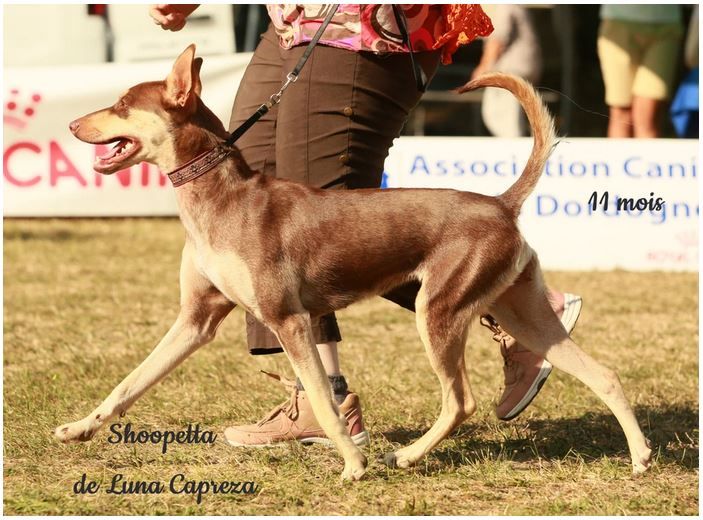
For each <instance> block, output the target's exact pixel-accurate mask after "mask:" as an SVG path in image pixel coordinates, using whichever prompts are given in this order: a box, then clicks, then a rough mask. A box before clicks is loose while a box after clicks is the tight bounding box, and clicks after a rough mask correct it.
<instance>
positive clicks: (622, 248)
mask: <svg viewBox="0 0 703 520" xmlns="http://www.w3.org/2000/svg"><path fill="white" fill-rule="evenodd" d="M531 149H532V140H531V139H493V138H473V139H472V138H447V137H425V138H422V137H415V138H413V137H410V138H402V139H400V140H399V141H398V142H396V144H395V146H394V147H393V149H392V150H391V154H390V156H389V158H388V160H387V161H386V175H385V184H386V185H387V186H388V187H423V188H425V187H427V188H453V189H458V190H467V191H475V192H479V193H484V194H487V195H496V194H498V193H501V192H503V191H505V190H506V189H507V188H508V187H509V186H510V185H511V184H513V182H515V180H516V179H517V177H518V176H519V175H520V173H521V172H522V169H523V167H524V165H525V162H526V160H527V157H528V156H529V154H530V150H531ZM698 153H699V146H698V141H694V140H669V139H651V140H635V139H622V140H619V139H571V138H566V139H563V140H562V141H561V142H560V144H559V145H558V146H557V147H556V149H555V150H554V152H553V153H552V156H551V158H550V159H549V162H548V163H547V165H546V168H545V171H544V173H543V174H542V177H541V179H540V181H539V184H538V185H537V188H536V189H535V191H534V192H533V194H532V195H531V196H530V198H529V199H528V200H527V201H526V202H525V204H524V206H523V208H522V213H521V215H520V226H521V229H522V230H523V232H524V234H525V236H526V238H527V240H528V241H529V242H530V244H531V245H532V247H533V248H534V249H535V250H536V251H537V252H538V253H539V254H540V259H541V262H542V265H543V267H545V268H549V269H564V270H569V269H614V268H622V269H635V270H659V269H661V270H684V271H697V270H698V214H699V200H698V193H699V190H698V164H699V155H698ZM594 194H595V196H594ZM618 198H622V199H632V200H631V201H630V200H624V201H621V202H620V204H621V209H620V210H618ZM594 199H595V206H594ZM606 199H607V209H606V205H605V202H606ZM639 199H642V201H640V202H639V204H640V209H637V207H636V203H637V201H638V200H639ZM589 200H590V203H589ZM632 205H635V207H634V208H633V207H632Z"/></svg>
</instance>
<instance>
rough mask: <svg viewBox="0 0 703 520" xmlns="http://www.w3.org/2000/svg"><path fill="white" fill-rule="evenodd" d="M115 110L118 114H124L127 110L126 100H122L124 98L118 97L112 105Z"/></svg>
mask: <svg viewBox="0 0 703 520" xmlns="http://www.w3.org/2000/svg"><path fill="white" fill-rule="evenodd" d="M114 109H115V112H117V113H119V114H125V113H127V112H128V110H129V106H128V105H127V102H126V101H125V100H124V98H120V99H119V100H118V101H117V103H115V105H114Z"/></svg>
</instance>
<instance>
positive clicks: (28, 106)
mask: <svg viewBox="0 0 703 520" xmlns="http://www.w3.org/2000/svg"><path fill="white" fill-rule="evenodd" d="M41 99H42V98H41V94H38V93H36V92H35V93H32V94H29V95H24V96H23V95H21V94H20V91H19V89H16V88H13V89H10V95H9V96H8V97H7V101H6V102H5V106H4V110H3V115H2V121H3V124H5V125H10V126H12V127H14V128H16V129H17V130H24V129H25V127H26V126H27V125H28V124H29V122H30V121H31V120H32V118H33V117H34V115H35V114H36V111H37V105H38V104H39V103H40V102H41Z"/></svg>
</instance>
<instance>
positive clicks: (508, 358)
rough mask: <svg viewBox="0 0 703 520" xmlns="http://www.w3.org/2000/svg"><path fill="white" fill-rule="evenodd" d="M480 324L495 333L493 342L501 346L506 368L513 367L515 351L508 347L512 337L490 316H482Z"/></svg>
mask: <svg viewBox="0 0 703 520" xmlns="http://www.w3.org/2000/svg"><path fill="white" fill-rule="evenodd" d="M479 322H480V323H481V325H483V326H484V327H486V328H487V329H489V330H490V331H491V332H492V333H493V341H495V342H497V343H499V344H500V353H501V354H502V355H503V360H504V362H505V366H510V365H512V364H513V350H514V349H511V348H509V347H508V340H510V339H512V336H511V335H510V334H508V333H507V332H505V331H504V330H503V328H502V327H501V326H500V325H498V322H497V321H496V320H495V318H494V317H493V316H491V315H490V314H485V315H483V316H481V319H480V320H479Z"/></svg>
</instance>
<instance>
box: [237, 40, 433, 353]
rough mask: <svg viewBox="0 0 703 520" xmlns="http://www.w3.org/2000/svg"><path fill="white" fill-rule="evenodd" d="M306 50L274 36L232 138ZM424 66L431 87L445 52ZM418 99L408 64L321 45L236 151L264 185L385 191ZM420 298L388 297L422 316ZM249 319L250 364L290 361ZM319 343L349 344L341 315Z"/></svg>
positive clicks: (398, 293)
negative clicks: (386, 170) (259, 359)
mask: <svg viewBox="0 0 703 520" xmlns="http://www.w3.org/2000/svg"><path fill="white" fill-rule="evenodd" d="M305 48H306V45H302V46H298V47H293V48H292V49H282V48H281V47H280V46H279V44H278V37H277V36H276V34H275V32H274V30H273V27H272V26H269V29H268V30H267V31H266V32H265V33H264V34H263V35H262V38H261V42H260V43H259V45H258V46H257V48H256V51H255V52H254V56H253V57H252V60H251V62H250V63H249V65H248V67H247V70H246V72H245V73H244V77H243V78H242V82H241V84H240V86H239V90H238V91H237V96H236V98H235V100H234V106H233V108H232V116H231V119H230V124H229V129H230V131H232V130H233V129H234V128H236V127H237V126H238V125H239V124H240V123H242V122H243V121H245V120H246V119H247V118H248V117H249V116H250V115H251V114H252V113H254V112H255V111H256V109H257V108H258V107H259V106H260V105H261V104H262V103H264V102H265V101H267V100H268V98H269V96H270V95H271V94H273V93H275V92H277V91H278V89H279V88H280V87H281V84H282V83H283V81H284V80H285V77H286V75H287V74H288V73H289V72H290V71H291V70H293V68H294V67H295V65H296V63H297V62H298V60H299V59H300V56H301V55H302V53H303V52H304V51H305ZM416 57H417V59H418V62H419V63H420V65H421V67H422V68H423V70H424V71H425V74H426V75H427V77H428V78H432V76H434V73H435V72H436V70H437V67H438V66H439V61H440V53H439V51H436V52H421V53H418V54H417V55H416ZM420 97H421V93H420V92H418V90H417V88H416V86H415V79H414V75H413V69H412V65H411V62H410V57H409V56H408V55H407V54H404V53H403V54H388V55H376V54H373V53H368V52H352V51H349V50H346V49H339V48H335V47H328V46H324V45H318V46H317V47H315V49H314V50H313V52H312V54H311V55H310V59H309V60H308V62H307V64H306V65H305V68H303V71H302V73H301V74H300V76H299V78H298V80H297V81H296V82H295V84H293V85H291V86H290V87H289V88H288V90H286V92H285V93H284V94H283V97H282V98H281V103H280V104H279V105H277V106H275V107H274V108H273V109H271V111H270V112H269V113H268V114H266V115H265V116H264V117H263V118H262V119H261V120H260V121H259V122H257V123H256V124H255V125H254V126H253V127H252V128H251V129H250V130H249V131H248V132H247V133H245V134H244V135H243V136H242V137H241V138H240V139H239V141H237V147H238V148H239V149H240V150H241V152H242V155H243V156H244V159H245V160H246V161H247V163H248V164H249V166H250V167H251V168H252V169H254V170H258V171H261V172H263V173H265V174H266V175H272V176H274V177H278V178H283V179H290V180H293V181H297V182H301V183H304V184H308V185H311V186H316V187H318V188H334V189H359V188H378V187H379V186H380V184H381V176H382V174H383V164H384V162H385V159H386V156H387V155H388V150H389V148H390V147H391V145H392V144H393V139H395V138H396V137H398V135H399V134H400V131H401V129H402V128H403V125H404V124H405V121H406V119H407V117H408V114H409V112H410V110H411V109H412V108H413V107H414V106H415V105H416V104H417V102H418V101H419V100H420ZM337 232H338V233H340V234H343V233H344V232H345V230H344V229H339V230H338V231H337ZM418 288H419V284H417V283H412V284H408V285H405V286H402V287H400V288H398V289H396V290H394V291H392V292H391V293H389V294H387V295H385V297H386V298H388V299H389V300H391V301H393V302H395V303H398V304H399V305H401V306H403V307H405V308H407V309H410V310H414V303H415V296H416V294H417V290H418ZM246 319H247V342H248V344H249V350H250V352H251V353H252V354H268V353H273V352H281V351H282V349H281V347H280V345H279V343H278V340H277V338H276V336H275V335H274V334H273V333H272V332H271V331H270V330H269V329H268V328H266V327H265V326H264V325H262V324H261V323H259V322H258V321H257V320H256V319H255V318H254V317H253V316H251V315H247V318H246ZM313 333H314V335H315V341H316V342H317V343H325V342H328V341H339V340H340V339H341V335H340V333H339V328H338V327H337V322H336V319H335V317H334V314H330V315H327V316H323V317H322V318H320V319H319V320H315V321H314V322H313Z"/></svg>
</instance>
